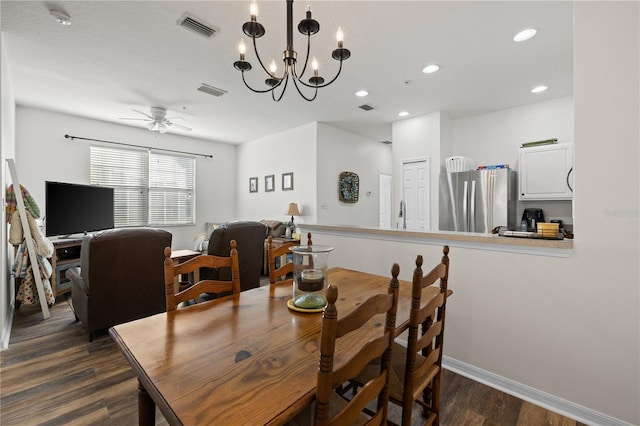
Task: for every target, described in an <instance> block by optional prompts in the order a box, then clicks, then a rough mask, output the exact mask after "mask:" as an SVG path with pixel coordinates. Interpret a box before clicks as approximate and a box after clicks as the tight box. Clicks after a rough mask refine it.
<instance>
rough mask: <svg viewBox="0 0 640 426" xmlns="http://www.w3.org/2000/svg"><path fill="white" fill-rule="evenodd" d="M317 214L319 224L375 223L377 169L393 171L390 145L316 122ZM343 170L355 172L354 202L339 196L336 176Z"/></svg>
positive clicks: (376, 221)
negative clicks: (356, 179)
mask: <svg viewBox="0 0 640 426" xmlns="http://www.w3.org/2000/svg"><path fill="white" fill-rule="evenodd" d="M317 163H318V177H317V188H318V207H319V210H318V218H317V222H318V223H322V224H332V225H338V224H351V225H366V226H378V224H379V221H378V216H379V214H378V213H379V198H380V197H379V190H378V184H379V182H378V173H385V174H389V175H390V174H392V172H393V170H392V153H391V147H390V146H389V145H385V144H382V143H380V142H376V141H374V140H372V139H368V138H365V137H362V136H360V135H356V134H354V133H351V132H347V131H345V130H342V129H338V128H336V127H333V126H329V125H327V124H323V123H319V124H318V160H317ZM342 172H353V173H356V174H357V175H358V178H359V181H360V191H359V195H358V202H357V203H343V202H341V201H340V200H339V199H338V178H339V176H340V173H342Z"/></svg>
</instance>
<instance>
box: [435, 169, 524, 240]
mask: <svg viewBox="0 0 640 426" xmlns="http://www.w3.org/2000/svg"><path fill="white" fill-rule="evenodd" d="M517 186H518V185H517V175H516V172H515V171H513V170H511V169H483V170H473V171H468V172H456V173H442V174H440V204H439V210H440V221H439V222H440V226H439V229H440V230H441V231H460V232H483V233H489V232H491V230H492V229H493V228H494V227H496V226H507V227H508V228H509V229H516V224H517V222H516V219H517V218H516V201H517V196H518V193H517V190H518V189H517Z"/></svg>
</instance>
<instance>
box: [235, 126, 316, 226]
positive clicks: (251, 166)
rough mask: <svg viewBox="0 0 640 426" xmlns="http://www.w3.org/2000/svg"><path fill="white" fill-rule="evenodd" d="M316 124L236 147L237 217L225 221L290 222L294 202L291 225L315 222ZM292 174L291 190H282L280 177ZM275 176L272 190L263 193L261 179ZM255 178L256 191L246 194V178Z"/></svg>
mask: <svg viewBox="0 0 640 426" xmlns="http://www.w3.org/2000/svg"><path fill="white" fill-rule="evenodd" d="M316 141H317V125H316V123H310V124H305V125H304V126H300V127H296V128H294V129H290V130H287V131H284V132H281V133H277V134H275V135H270V136H265V137H263V138H260V139H256V140H254V141H251V142H247V143H244V144H242V145H240V146H239V147H238V164H237V172H236V176H237V185H236V192H237V203H238V214H237V217H231V218H225V219H228V220H232V219H238V220H261V219H267V220H280V221H283V222H284V221H287V220H291V216H287V215H286V212H287V209H288V207H289V203H291V202H296V203H298V208H299V210H300V214H301V216H299V217H296V218H294V222H299V223H304V222H308V223H313V222H315V221H316V215H317V208H316V145H317V143H316ZM289 172H293V190H292V191H283V190H282V174H283V173H289ZM268 175H275V191H273V192H265V191H264V178H265V176H268ZM253 176H257V177H258V192H257V193H249V178H250V177H253Z"/></svg>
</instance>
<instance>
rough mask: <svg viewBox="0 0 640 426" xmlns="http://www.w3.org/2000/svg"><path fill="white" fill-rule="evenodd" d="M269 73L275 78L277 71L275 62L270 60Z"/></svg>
mask: <svg viewBox="0 0 640 426" xmlns="http://www.w3.org/2000/svg"><path fill="white" fill-rule="evenodd" d="M269 71H271V75H273V76H275V75H276V71H278V66H277V65H276V60H275V59H272V60H271V65H269Z"/></svg>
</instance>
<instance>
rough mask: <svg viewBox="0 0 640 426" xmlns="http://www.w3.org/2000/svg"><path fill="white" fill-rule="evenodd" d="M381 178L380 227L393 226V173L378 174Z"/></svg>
mask: <svg viewBox="0 0 640 426" xmlns="http://www.w3.org/2000/svg"><path fill="white" fill-rule="evenodd" d="M378 178H379V179H378V180H379V185H378V187H379V200H380V208H379V212H380V213H379V215H378V216H379V218H380V223H379V226H380V228H391V220H392V219H391V218H392V217H393V213H392V212H391V175H386V174H384V173H380V174H379V175H378Z"/></svg>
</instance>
